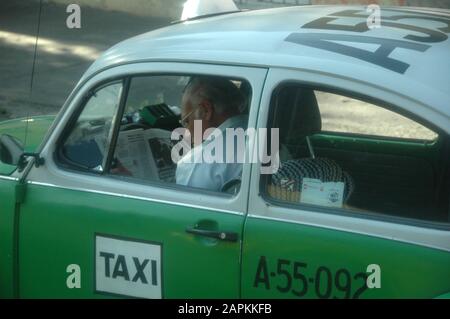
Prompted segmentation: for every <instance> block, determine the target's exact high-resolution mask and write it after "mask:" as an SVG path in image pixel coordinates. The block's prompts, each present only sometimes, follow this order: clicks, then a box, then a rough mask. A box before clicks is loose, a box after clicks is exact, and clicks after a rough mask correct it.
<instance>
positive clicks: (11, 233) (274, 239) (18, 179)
mask: <svg viewBox="0 0 450 319" xmlns="http://www.w3.org/2000/svg"><path fill="white" fill-rule="evenodd" d="M289 10H292V9H289ZM289 10H286V9H280V11H276V12H279V13H280V14H285V15H286V16H287V17H288V18H291V19H287V20H286V21H294V20H295V19H293V18H294V17H295V16H292V14H294V13H290V11H289ZM296 10H298V12H297V11H296V12H297V13H298V14H299V15H300V14H301V13H302V11H301V10H302V9H296ZM311 10H313V11H311V12H313V13H314V14H312V15H305V18H304V19H306V20H305V23H306V22H308V21H309V19H314V18H317V17H321V16H323V15H326V14H329V13H330V12H329V10H337V11H339V10H343V9H342V8H340V9H337V8H331V7H330V8H328V7H326V8H320V7H318V8H313V9H311ZM322 10H324V11H322ZM355 10H360V11H361V10H364V8H362V9H361V8H360V7H356V9H355ZM271 12H272V11H268V13H266V15H269V16H270V14H271ZM239 14H243V15H246V16H245V17H244V19H249V20H246V21H247V22H248V25H249V26H248V28H250V30H252V29H251V28H252V27H254V25H253V24H255V25H256V24H258V23H262V22H261V21H260V20H259V19H262V18H259V17H258V14H254V13H237V14H231V15H230V17H228V18H227V17H226V16H224V17H213V18H209V19H212V20H213V21H212V22H208V19H205V20H206V21H204V22H203V21H198V23H192V24H189V23H187V24H186V26H184V25H183V24H179V25H175V26H172V27H170V28H167V29H163V30H162V31H155V33H150V34H148V35H146V36H145V35H144V36H141V37H137V38H135V39H134V40H133V39H132V40H128V41H130V42H124V43H123V44H122V46H120V45H119V47H115V48H113V49H112V50H111V51H108V52H107V53H106V54H105V55H104V56H103V57H102V58H100V59H99V60H98V61H97V62H96V63H95V64H94V65H93V66H92V67H91V69H90V70H89V71H88V72H87V73H86V75H85V76H84V77H83V78H82V80H81V81H80V83H79V84H78V85H77V87H76V88H75V90H74V91H73V93H72V94H71V95H70V97H69V98H68V100H67V102H66V104H65V105H64V107H63V108H62V110H61V112H60V113H59V115H58V116H56V119H55V117H54V116H43V117H36V118H33V119H28V120H26V119H19V120H11V121H6V122H3V123H0V135H3V134H8V135H12V136H14V137H16V138H18V139H19V140H21V141H26V143H25V146H24V149H25V151H27V152H29V153H35V154H34V155H33V156H34V158H33V156H31V155H30V156H29V157H28V162H27V163H26V165H24V167H21V168H20V169H18V168H17V166H16V165H10V164H11V163H10V164H7V163H1V164H0V254H1V256H0V297H1V298H121V297H126V298H133V297H138V298H140V297H143V298H336V299H341V298H342V299H346V298H448V297H449V294H450V228H449V223H448V217H449V216H448V214H449V211H448V202H447V203H445V199H446V198H450V197H449V196H450V194H448V193H445V194H444V191H447V188H446V187H447V186H446V185H447V184H448V180H447V179H446V178H444V177H442V176H447V175H448V171H449V169H448V168H449V158H448V146H449V145H450V143H449V141H450V140H449V138H448V134H449V127H450V125H449V123H450V116H449V114H450V113H449V112H450V110H449V109H448V107H447V108H445V107H442V105H444V104H445V103H447V102H448V101H449V100H450V98H449V96H450V95H449V92H448V88H447V90H446V91H445V90H444V91H445V92H443V90H441V88H442V87H439V88H438V89H436V88H434V87H429V86H420V88H423V89H424V92H423V94H422V95H421V96H412V97H411V96H408V93H411V94H413V93H414V92H412V91H414V90H411V87H410V86H408V85H406V84H403V83H404V82H402V81H400V79H403V80H405V83H407V81H410V83H414V84H417V80H416V79H415V78H413V79H411V78H408V76H407V75H408V74H407V73H405V74H406V75H398V74H393V73H394V72H392V70H383V69H382V68H374V69H371V68H369V67H368V66H367V65H366V64H361V65H358V64H355V66H352V67H349V65H350V64H349V63H350V62H354V60H352V59H351V58H349V59H350V60H349V61H350V62H348V61H347V60H345V59H344V58H343V59H344V60H343V61H342V62H339V61H340V60H339V58H337V57H336V56H338V57H339V55H332V54H331V53H330V56H325V58H324V59H323V60H319V62H317V60H316V57H312V58H308V57H303V58H304V59H306V60H305V61H303V60H301V59H298V56H302V54H303V53H299V52H297V55H296V54H294V53H295V52H296V51H294V49H292V48H290V47H289V48H288V49H286V48H285V47H284V46H283V45H285V43H282V44H283V45H281V44H280V43H279V42H276V43H278V44H277V46H275V45H273V46H270V48H269V49H267V48H266V50H273V48H274V47H277V48H278V47H280V48H281V49H280V50H281V51H283V49H286V50H287V51H286V52H287V53H289V54H287V53H286V52H284V53H283V52H281V53H280V55H278V56H275V57H274V58H273V60H272V58H270V57H264V56H262V55H259V53H258V52H256V53H255V52H254V51H252V49H251V48H250V49H249V48H247V51H246V50H245V45H244V44H245V41H247V40H248V39H249V35H248V34H247V33H245V32H244V33H243V35H241V38H240V41H241V42H240V43H241V44H242V45H243V47H242V48H243V49H242V50H243V52H240V54H239V55H234V54H232V52H231V53H230V52H229V50H228V49H229V48H228V46H229V45H230V43H231V42H230V41H234V38H232V39H231V40H230V39H228V40H227V41H224V42H223V43H222V42H221V40H220V39H219V40H217V39H215V40H214V39H210V40H211V42H212V44H211V46H212V49H211V50H210V52H208V51H207V52H206V54H205V53H204V52H203V51H202V50H197V51H196V50H194V49H193V47H191V46H195V45H197V46H198V45H199V44H198V43H197V44H195V43H193V44H191V42H190V40H192V39H191V36H192V37H193V38H195V36H194V35H195V31H196V30H197V29H195V28H200V29H201V30H208V29H209V28H211V30H212V31H211V32H213V31H214V30H215V29H214V28H215V27H214V26H215V24H214V23H218V24H219V26H220V23H221V22H224V23H225V22H227V23H228V22H229V21H227V20H226V19H233V17H234V18H236V17H237V16H239ZM262 17H266V19H268V16H264V15H263V16H262ZM253 19H254V20H253ZM425 20H426V19H425ZM231 22H232V21H231ZM202 23H204V25H203V24H202ZM263 23H266V22H264V21H263ZM296 23H297V22H296ZM227 25H229V26H231V27H230V28H233V24H232V23H230V24H227ZM299 25H301V23H300V24H299ZM184 27H186V28H187V29H188V30H187V35H186V39H184V40H186V42H183V39H181V40H176V41H175V42H174V43H171V42H170V41H172V40H173V39H172V40H171V36H173V33H175V34H177V32H184V31H183V30H184V29H183V28H184ZM189 28H192V29H193V31H192V30H190V29H189ZM164 30H165V31H164ZM191 31H192V33H191ZM197 31H198V30H197ZM230 31H233V30H230ZM159 32H161V33H162V34H159ZM164 32H167V34H164ZM171 32H173V33H171ZM242 32H243V31H242ZM280 32H281V31H280ZM225 33H227V32H225ZM265 33H266V32H264V31H263V32H258V34H259V35H257V37H260V39H261V40H262V39H265V38H264V37H266V36H267V35H266V34H265ZM275 33H276V32H275ZM281 33H283V32H281ZM192 34H194V35H192ZM230 34H231V35H233V36H235V34H234V33H233V32H230ZM165 35H167V37H164V36H165ZM282 35H283V37H282V38H283V39H282V41H284V39H285V38H286V37H285V34H284V33H283V34H282ZM272 36H274V35H272ZM161 37H162V38H164V40H165V41H168V42H170V43H166V44H164V43H163V44H160V43H159V41H160V40H159V39H160V38H161ZM181 38H182V36H181ZM155 39H156V40H155ZM216 40H217V43H215V42H214V41H216ZM147 41H148V42H149V43H147ZM173 41H174V40H173ZM178 41H181V43H183V44H184V45H185V46H186V50H185V49H184V47H183V45H180V46H179V43H180V42H178ZM199 41H200V42H201V43H203V41H204V39H200V40H199ZM268 41H269V42H270V41H274V40H273V39H272V38H270V39H269V40H268ZM162 42H164V41H162ZM193 42H195V41H193ZM224 43H225V44H224ZM170 44H172V46H171V45H170ZM445 44H446V45H447V47H445V48H448V41H447V42H445ZM148 45H154V47H152V48H153V51H152V52H150V53H149V52H147V50H146V49H145V48H146V47H147V46H148ZM159 45H161V47H159ZM215 45H217V46H218V47H215ZM249 45H250V46H251V45H252V44H251V43H250V44H249ZM221 46H223V47H221ZM214 48H216V49H217V50H215V49H214ZM189 49H192V50H189ZM219 49H221V50H219ZM172 50H174V51H172ZM318 51H319V50H318ZM121 52H122V53H123V54H122V53H121ZM174 52H175V53H174ZM292 52H294V53H292ZM314 52H315V51H314ZM283 54H285V55H283ZM290 55H292V56H290ZM345 58H347V57H345ZM277 59H278V60H277ZM274 61H275V62H274ZM339 63H341V64H339ZM364 63H365V62H364ZM340 67H342V68H340ZM333 68H336V69H333ZM412 68H414V66H412ZM414 70H415V69H414ZM366 71H367V72H368V71H371V72H372V71H373V72H374V76H373V79H371V81H373V82H371V81H361V79H360V76H359V75H360V74H362V73H364V72H366ZM196 73H200V74H203V73H205V74H212V75H222V76H228V77H230V78H239V79H241V78H242V79H245V80H246V81H248V82H249V83H250V85H251V87H252V100H251V103H250V104H251V105H250V113H249V127H250V126H251V127H257V128H264V127H266V125H267V121H268V119H269V118H270V110H269V109H270V105H271V96H272V93H273V92H276V91H277V88H278V86H279V85H280V83H281V84H283V83H286V82H288V83H290V82H293V81H294V82H295V83H297V82H298V83H300V84H301V85H307V86H314V88H315V89H316V88H317V89H322V88H330V91H331V92H336V91H338V92H343V93H342V94H344V93H349V92H350V93H353V95H352V96H357V97H361V96H363V97H367V98H368V100H370V101H372V100H373V101H377V102H383V103H382V105H383V106H384V105H387V106H388V107H391V106H393V105H394V106H398V108H395V107H392V108H390V109H392V110H397V109H401V110H402V111H404V112H402V114H403V113H404V114H407V115H411V118H413V119H420V120H421V121H419V120H418V122H419V123H426V124H430V127H431V128H433V129H434V128H436V131H437V132H438V133H439V134H438V137H437V138H436V139H435V140H433V141H422V140H412V139H411V140H402V139H396V138H383V137H376V136H367V135H363V134H359V135H358V134H338V133H333V132H326V131H324V132H320V133H318V134H315V135H314V136H311V142H312V143H313V144H314V145H315V147H316V148H317V149H319V150H321V151H323V152H324V154H325V153H326V154H328V155H329V156H330V157H333V156H341V157H342V158H344V160H346V161H347V162H348V163H350V164H349V165H353V166H354V167H359V166H358V165H360V163H361V161H363V160H367V158H364V157H362V156H361V154H362V155H367V154H369V155H370V156H371V160H373V162H370V164H371V165H372V166H371V167H376V169H378V171H377V172H375V169H374V170H373V171H370V170H369V171H366V170H364V169H360V174H361V176H362V175H364V174H366V175H370V176H369V180H373V181H374V182H378V181H379V180H380V181H381V180H382V179H383V176H384V175H383V174H384V172H391V171H389V169H390V168H389V167H388V166H387V165H386V167H384V168H383V167H381V168H380V167H378V166H376V165H375V164H376V163H377V162H379V161H381V160H386V158H388V159H392V158H394V159H395V160H393V163H395V164H396V165H397V166H396V167H395V169H399V170H401V169H402V168H404V169H405V170H404V171H402V172H406V173H407V174H409V175H408V176H409V177H411V175H414V174H415V171H414V170H415V169H416V168H415V166H414V167H412V168H411V167H403V166H404V164H403V163H404V162H402V160H404V159H411V158H413V159H414V161H415V162H414V164H415V165H416V164H417V167H419V166H420V165H424V164H423V163H426V165H428V166H427V167H432V168H433V169H436V170H435V171H433V172H437V173H436V174H431V173H430V176H431V175H432V176H437V178H436V181H437V180H439V181H442V183H443V186H442V188H439V190H443V191H442V193H439V194H438V195H439V196H440V197H439V203H443V205H442V206H444V207H443V210H442V211H444V213H443V214H444V215H445V214H447V215H445V216H439V218H440V217H442V218H441V219H439V220H427V216H425V217H424V216H408V209H407V208H405V209H404V210H403V211H401V212H399V213H398V214H397V216H386V215H383V214H377V213H374V212H376V211H377V207H379V206H380V207H381V206H383V205H387V204H389V203H391V202H392V203H395V201H396V200H397V199H398V200H399V201H401V203H412V204H411V206H415V205H416V206H420V205H424V207H425V208H426V207H427V206H426V205H428V203H422V202H420V200H419V199H418V198H416V197H417V196H416V197H415V195H414V194H410V193H408V192H407V191H404V192H403V193H402V192H401V189H407V186H408V185H407V184H408V183H411V178H410V179H400V177H399V180H400V181H401V182H404V184H406V185H402V187H403V188H401V187H397V188H396V189H395V192H390V191H389V186H392V185H386V188H387V189H388V190H387V191H386V192H385V195H386V197H385V198H386V201H385V203H377V202H376V200H375V198H376V197H374V196H375V195H374V193H373V192H370V189H369V190H368V191H367V192H366V193H365V194H363V195H361V196H360V197H359V201H360V202H359V204H361V205H364V204H367V203H369V204H371V205H372V206H371V207H372V208H373V209H372V211H370V212H362V211H348V210H344V209H334V208H332V207H317V206H314V205H303V206H302V205H297V204H295V205H294V204H292V203H288V202H286V201H282V200H280V199H279V198H278V199H276V198H273V197H271V196H269V195H268V193H266V192H265V190H264V179H263V178H262V177H261V174H260V173H259V168H260V163H257V164H255V163H252V164H249V165H244V168H243V173H242V182H241V186H240V190H239V192H237V193H236V194H234V195H233V196H229V194H217V193H213V192H209V191H199V190H198V189H188V188H180V187H177V186H173V185H172V186H171V185H165V184H162V183H144V182H139V181H134V180H130V179H127V178H122V177H117V176H111V175H108V174H107V173H104V172H102V171H97V172H94V171H87V170H81V169H79V168H74V167H70V166H66V165H62V164H61V163H60V162H59V156H60V148H61V145H62V143H63V142H64V139H65V138H67V134H68V132H70V129H72V127H74V126H73V125H74V123H75V122H74V121H76V120H77V117H78V116H79V114H80V112H81V111H80V110H82V108H83V107H84V105H85V104H86V101H87V100H89V99H90V98H91V97H92V96H94V95H95V92H97V91H95V90H96V88H98V87H104V86H105V83H106V85H109V84H110V83H114V84H116V85H117V83H119V85H123V87H124V88H125V89H124V90H123V91H121V92H122V93H121V94H126V93H127V92H128V89H129V87H130V86H129V85H130V84H129V83H130V81H131V82H132V81H133V77H135V76H136V77H137V76H143V75H149V76H151V75H153V74H154V75H155V76H158V75H161V74H163V75H164V74H176V75H179V74H196ZM386 78H389V79H391V80H390V81H392V83H395V84H396V85H398V88H396V89H395V90H393V89H392V86H393V85H394V84H392V83H388V84H386V83H385V82H384V81H385V79H386ZM433 84H434V83H433ZM417 85H418V84H417ZM441 85H443V84H442V83H441ZM431 86H432V85H431ZM425 88H427V90H425ZM331 89H332V90H331ZM92 92H94V93H92ZM431 96H432V97H434V99H433V100H427V99H428V98H429V97H431ZM381 97H382V98H383V100H382V98H381ZM120 100H121V101H124V100H125V98H123V96H122V97H121V99H120ZM426 101H428V102H430V103H429V104H427V103H426ZM432 102H433V103H432ZM121 103H122V102H121ZM123 103H124V102H123ZM447 106H448V105H447ZM122 111H123V110H122ZM118 112H119V111H118ZM122 115H123V114H122ZM250 147H252V144H251V145H250ZM369 155H368V156H367V157H369ZM40 157H41V158H43V159H44V160H45V161H44V162H43V163H39V161H38V158H40ZM36 163H37V164H39V165H36ZM383 164H384V162H383ZM363 168H364V167H363ZM411 172H412V173H411ZM406 173H405V174H406ZM441 173H442V174H441ZM444 174H447V175H444ZM385 175H389V173H386V174H385ZM419 175H420V171H419V170H417V176H419ZM399 176H400V175H399ZM440 176H441V177H442V178H441V177H440ZM395 177H398V176H395ZM405 181H406V182H405ZM433 181H434V180H433ZM431 184H433V183H431ZM433 185H434V184H433ZM427 187H428V186H427V185H425V186H424V187H422V188H421V190H424V192H426V190H427ZM436 187H437V186H436ZM430 192H431V190H430ZM432 195H433V194H431V195H430V196H432ZM445 196H447V197H445ZM430 198H431V197H430ZM436 198H437V197H436ZM445 205H447V206H445ZM393 207H395V206H393ZM405 207H406V206H405ZM420 207H422V206H420ZM445 209H447V210H446V211H445ZM430 211H431V209H430ZM198 230H201V231H202V233H198V232H197V231H198ZM202 234H203V235H202ZM205 234H217V235H218V236H215V237H214V236H212V237H211V236H208V235H205ZM204 235H205V236H204ZM149 256H150V257H149Z"/></svg>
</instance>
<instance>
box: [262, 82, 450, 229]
mask: <svg viewBox="0 0 450 319" xmlns="http://www.w3.org/2000/svg"><path fill="white" fill-rule="evenodd" d="M270 107H271V109H270V116H269V123H268V127H269V128H278V129H279V134H278V135H279V145H280V167H279V169H278V171H277V172H276V173H275V174H272V175H267V176H264V175H262V176H263V178H262V187H263V188H264V190H263V191H264V192H265V194H266V196H267V197H268V198H269V199H270V200H275V201H276V202H277V203H278V204H280V205H285V204H288V205H290V206H292V205H294V206H298V207H305V206H308V207H310V208H313V209H314V208H317V209H319V210H320V211H323V210H324V209H325V211H327V210H328V211H329V210H330V209H331V210H334V211H343V210H346V211H348V212H353V213H358V214H363V215H364V214H368V215H372V216H385V217H389V216H395V217H403V218H407V219H415V220H422V221H433V222H448V221H449V194H450V187H449V181H448V175H449V169H450V168H449V160H448V158H449V139H448V136H446V135H443V134H442V135H438V134H437V133H436V132H434V131H432V130H431V129H429V128H427V127H426V126H424V125H423V124H421V123H418V122H416V121H415V120H413V119H410V118H407V117H405V116H404V115H402V114H399V113H397V112H395V111H394V110H391V109H386V108H385V107H384V106H383V107H381V106H380V105H376V104H372V103H370V102H367V101H364V100H360V99H359V98H352V97H348V96H347V95H344V94H339V93H336V92H334V93H329V92H325V91H321V90H315V89H313V88H309V87H303V86H301V85H299V84H297V83H285V84H282V85H280V86H279V87H278V88H277V89H276V90H275V91H274V93H273V96H272V99H271V106H270Z"/></svg>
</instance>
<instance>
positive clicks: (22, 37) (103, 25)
mask: <svg viewBox="0 0 450 319" xmlns="http://www.w3.org/2000/svg"><path fill="white" fill-rule="evenodd" d="M71 2H72V1H70V0H68V1H67V5H68V4H69V3H71ZM68 15H69V14H68V13H66V5H64V4H55V3H52V2H47V1H43V4H42V11H41V24H40V32H39V41H38V49H37V52H36V62H35V68H34V79H33V86H32V93H31V95H30V87H31V73H32V67H33V58H34V49H35V44H36V35H37V25H38V17H39V1H38V0H6V1H5V0H3V1H1V2H0V120H2V119H7V118H16V117H22V116H27V115H37V114H49V113H56V112H57V111H58V110H59V108H60V107H61V106H62V104H63V103H64V100H65V99H66V98H67V96H68V95H69V93H70V91H71V90H72V89H73V87H74V86H75V84H76V83H77V81H78V80H79V78H80V77H81V75H82V74H83V73H84V71H85V70H86V69H87V68H88V67H89V65H90V64H91V63H92V62H93V61H94V60H95V59H96V58H97V57H98V56H99V55H100V54H101V52H102V51H104V50H106V49H108V48H109V47H111V46H112V45H114V44H116V43H117V42H120V41H122V40H124V39H126V38H129V37H131V36H134V35H137V34H140V33H144V32H147V31H150V30H153V29H156V28H159V27H161V26H164V25H167V24H169V23H170V19H169V18H164V17H161V18H155V17H142V16H135V15H132V14H128V13H123V12H117V11H106V10H101V9H96V8H91V7H81V29H69V28H67V26H66V19H67V17H68Z"/></svg>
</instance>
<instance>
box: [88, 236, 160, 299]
mask: <svg viewBox="0 0 450 319" xmlns="http://www.w3.org/2000/svg"><path fill="white" fill-rule="evenodd" d="M161 251H162V245H161V244H159V243H149V242H143V241H137V240H132V239H124V238H117V237H111V236H105V235H99V234H96V236H95V291H96V292H102V293H111V294H117V295H123V296H131V297H138V298H149V299H160V298H162V282H161V278H162V276H161Z"/></svg>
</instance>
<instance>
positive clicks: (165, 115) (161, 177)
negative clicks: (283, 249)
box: [110, 74, 251, 194]
mask: <svg viewBox="0 0 450 319" xmlns="http://www.w3.org/2000/svg"><path fill="white" fill-rule="evenodd" d="M250 91H251V89H250V85H249V83H248V82H246V81H244V80H241V79H234V78H225V77H219V76H191V75H189V74H181V75H148V76H136V77H133V78H131V81H130V86H129V89H128V95H127V97H126V101H125V107H124V113H123V117H122V121H121V125H120V129H119V133H118V136H117V141H116V143H115V149H114V156H113V163H112V166H111V170H110V174H112V175H114V176H122V177H126V178H132V179H134V180H136V181H139V182H158V183H165V184H168V185H172V186H175V185H176V186H181V187H191V188H200V189H203V190H208V191H217V192H232V193H233V194H234V193H236V192H237V189H238V186H237V187H236V185H239V181H240V177H241V174H242V162H241V163H237V162H231V163H227V162H226V161H223V162H221V161H220V160H219V161H214V162H212V163H209V162H208V161H207V160H206V158H205V153H206V152H207V150H206V149H207V146H206V145H211V144H210V143H212V141H216V138H215V137H214V138H211V139H210V137H211V136H212V135H213V134H209V133H207V131H205V130H206V129H208V128H211V129H212V128H218V130H219V131H221V132H222V133H225V131H224V130H225V129H228V128H230V129H234V128H236V127H239V128H243V129H246V126H247V122H248V115H247V114H248V103H249V101H250V96H251V93H250ZM207 112H209V113H207ZM195 122H197V124H198V125H199V126H197V127H198V128H199V131H198V132H199V133H200V134H198V135H200V140H199V141H197V142H196V140H195V138H196V136H198V135H197V133H196V130H197V128H196V126H195V125H196V124H195ZM186 130H188V133H186ZM223 138H224V139H225V134H224V135H223ZM221 145H222V146H223V147H224V154H225V153H226V152H227V150H226V148H225V147H226V143H225V141H223V143H222V144H221ZM222 146H218V149H219V148H220V147H222ZM242 147H245V145H242ZM189 156H191V157H189ZM224 157H225V155H224ZM194 158H195V159H194ZM233 181H234V182H233ZM227 183H230V185H231V184H232V185H233V187H231V186H230V187H231V191H230V190H229V189H228V188H227V187H228V186H227V185H228V184H227Z"/></svg>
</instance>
